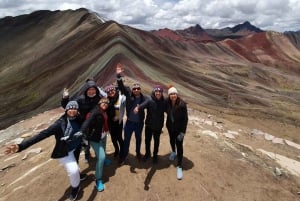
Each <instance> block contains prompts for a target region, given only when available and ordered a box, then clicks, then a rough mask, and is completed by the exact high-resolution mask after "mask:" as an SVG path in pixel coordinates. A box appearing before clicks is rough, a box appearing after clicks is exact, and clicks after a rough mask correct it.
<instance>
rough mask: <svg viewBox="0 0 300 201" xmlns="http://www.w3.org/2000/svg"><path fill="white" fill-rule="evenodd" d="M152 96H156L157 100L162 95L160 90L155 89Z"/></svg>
mask: <svg viewBox="0 0 300 201" xmlns="http://www.w3.org/2000/svg"><path fill="white" fill-rule="evenodd" d="M154 96H155V98H156V99H157V100H159V99H161V97H162V93H161V92H160V91H155V92H154Z"/></svg>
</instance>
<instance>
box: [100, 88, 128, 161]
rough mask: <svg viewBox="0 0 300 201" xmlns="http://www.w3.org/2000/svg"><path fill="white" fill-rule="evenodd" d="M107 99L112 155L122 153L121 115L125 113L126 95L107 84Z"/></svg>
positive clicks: (119, 155) (120, 154)
mask: <svg viewBox="0 0 300 201" xmlns="http://www.w3.org/2000/svg"><path fill="white" fill-rule="evenodd" d="M104 90H105V92H106V93H107V98H108V99H109V105H108V109H107V114H108V119H109V131H110V136H111V140H112V143H113V146H114V148H115V152H114V157H115V158H116V157H119V160H121V158H120V157H121V156H122V155H123V146H124V140H123V136H122V131H123V117H124V114H125V104H126V96H125V95H123V94H121V93H120V92H119V91H118V90H117V89H116V87H115V86H114V85H108V86H106V87H105V88H104Z"/></svg>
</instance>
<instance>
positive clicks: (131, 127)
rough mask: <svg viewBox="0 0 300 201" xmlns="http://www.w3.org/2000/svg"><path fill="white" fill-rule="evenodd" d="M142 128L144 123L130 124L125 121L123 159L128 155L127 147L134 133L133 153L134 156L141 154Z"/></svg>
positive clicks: (130, 122)
mask: <svg viewBox="0 0 300 201" xmlns="http://www.w3.org/2000/svg"><path fill="white" fill-rule="evenodd" d="M143 127H144V122H132V121H129V120H127V121H126V123H125V127H124V150H123V157H124V158H125V157H126V156H127V155H128V153H129V146H130V140H131V136H132V133H133V132H134V133H135V141H136V145H135V152H136V154H140V153H141V143H142V131H143Z"/></svg>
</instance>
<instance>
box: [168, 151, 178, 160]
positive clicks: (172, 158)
mask: <svg viewBox="0 0 300 201" xmlns="http://www.w3.org/2000/svg"><path fill="white" fill-rule="evenodd" d="M175 157H176V152H171V154H170V156H169V160H170V161H173V160H175Z"/></svg>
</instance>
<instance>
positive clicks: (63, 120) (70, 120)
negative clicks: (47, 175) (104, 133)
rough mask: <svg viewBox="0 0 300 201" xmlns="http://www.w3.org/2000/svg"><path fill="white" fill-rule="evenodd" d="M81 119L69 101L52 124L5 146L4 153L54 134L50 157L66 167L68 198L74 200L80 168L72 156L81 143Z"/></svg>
mask: <svg viewBox="0 0 300 201" xmlns="http://www.w3.org/2000/svg"><path fill="white" fill-rule="evenodd" d="M83 120H84V119H83V118H82V117H81V116H80V115H79V113H78V104H77V102H76V101H70V102H69V103H67V105H66V109H65V114H64V115H62V116H61V117H60V118H59V119H58V120H56V121H55V122H54V123H53V124H52V125H50V126H49V127H48V128H46V129H45V130H43V131H41V132H40V133H38V134H37V135H35V136H32V137H30V138H29V139H26V140H24V141H23V142H21V143H20V144H12V145H9V146H7V147H6V150H5V154H10V153H16V152H21V151H23V150H25V149H27V148H28V147H30V146H32V145H34V144H36V143H38V142H40V141H42V140H44V139H46V138H48V137H50V136H51V135H54V136H55V146H54V149H53V151H52V154H51V158H54V159H58V160H59V162H60V163H61V164H62V165H63V166H64V168H65V169H66V172H67V175H68V177H69V180H70V184H71V187H72V191H71V194H70V200H76V198H77V196H78V193H79V190H80V187H79V184H80V169H79V166H78V163H77V161H76V158H75V156H74V151H75V150H76V149H77V147H79V146H80V143H81V138H82V136H81V135H80V134H78V133H79V132H78V131H79V129H80V126H81V124H82V122H83Z"/></svg>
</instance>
